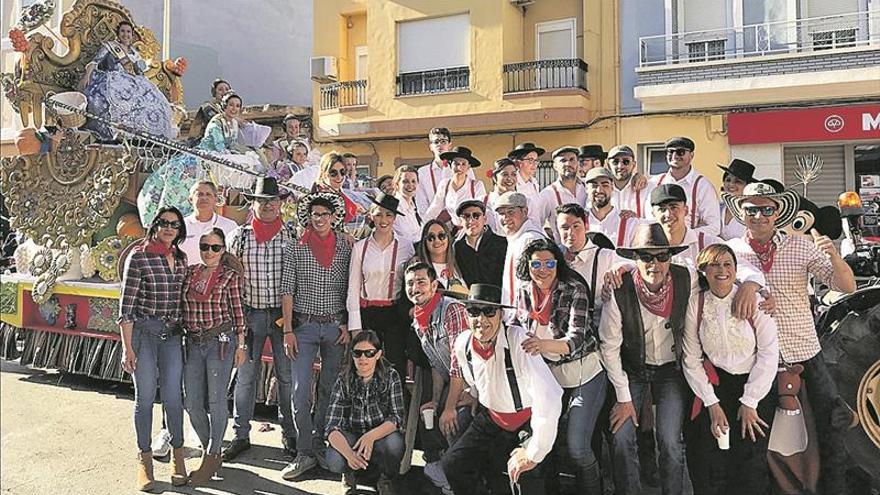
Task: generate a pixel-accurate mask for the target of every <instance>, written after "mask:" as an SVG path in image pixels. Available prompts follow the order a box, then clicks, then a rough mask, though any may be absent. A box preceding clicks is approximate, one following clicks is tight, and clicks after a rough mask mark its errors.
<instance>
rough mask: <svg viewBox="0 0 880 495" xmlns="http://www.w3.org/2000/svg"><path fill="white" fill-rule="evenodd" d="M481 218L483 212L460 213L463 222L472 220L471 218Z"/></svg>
mask: <svg viewBox="0 0 880 495" xmlns="http://www.w3.org/2000/svg"><path fill="white" fill-rule="evenodd" d="M481 218H483V214H482V213H479V212H477V213H462V214H461V219H462V220H464V221H465V222H467V221H469V220H472V219H473V220H479V219H481Z"/></svg>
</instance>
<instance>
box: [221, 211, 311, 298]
mask: <svg viewBox="0 0 880 495" xmlns="http://www.w3.org/2000/svg"><path fill="white" fill-rule="evenodd" d="M293 242H295V236H294V233H293V231H292V230H290V229H288V228H286V227H282V228H281V230H280V231H279V232H278V233H277V234H275V237H273V238H272V239H270V240H268V241H267V242H264V243H262V244H258V243H257V239H256V237H255V236H254V228H253V227H251V225H250V224H249V223H248V224H244V225H242V226H241V227H239V228H237V229H235V230H234V231H232V234H230V235H229V238H228V239H227V241H226V244H227V246H228V247H227V250H228V251H229V252H230V253H232V254H234V255H235V256H237V257H238V259H239V260H241V264H242V265H243V266H244V280H245V284H244V303H245V304H246V305H248V306H250V307H252V308H256V309H270V308H280V307H281V279H282V276H283V270H284V247H285V246H286V245H287V244H290V243H293Z"/></svg>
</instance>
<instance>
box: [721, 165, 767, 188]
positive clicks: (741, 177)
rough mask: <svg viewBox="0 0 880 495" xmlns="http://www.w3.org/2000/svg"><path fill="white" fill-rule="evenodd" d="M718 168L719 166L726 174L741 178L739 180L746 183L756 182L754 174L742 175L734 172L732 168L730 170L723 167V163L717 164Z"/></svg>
mask: <svg viewBox="0 0 880 495" xmlns="http://www.w3.org/2000/svg"><path fill="white" fill-rule="evenodd" d="M718 168H720V169H721V170H723V171H724V173H726V174H730V175H732V176H734V177H736V178H737V179H739V180H741V181H744V182H745V183H746V184H751V183H752V182H758V179H756V178H755V177H754V176H752V177H743V176H742V175H740V174H738V173H736V172H734V171H733V170H731V169H730V167H725V166H724V165H718Z"/></svg>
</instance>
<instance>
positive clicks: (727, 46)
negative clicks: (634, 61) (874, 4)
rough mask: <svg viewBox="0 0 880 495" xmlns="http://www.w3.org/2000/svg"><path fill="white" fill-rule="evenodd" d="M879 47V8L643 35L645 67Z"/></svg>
mask: <svg viewBox="0 0 880 495" xmlns="http://www.w3.org/2000/svg"><path fill="white" fill-rule="evenodd" d="M867 45H880V10H872V11H864V12H855V13H850V14H839V15H829V16H824V17H811V18H807V19H796V20H792V21H776V22H764V23H761V24H750V25H747V26H742V27H737V28H725V29H712V30H707V31H690V32H683V33H672V34H669V35H665V34H661V35H657V36H642V37H641V38H639V47H640V54H639V61H640V64H639V65H640V66H641V67H650V66H657V65H667V64H681V63H687V62H705V61H711V60H725V59H737V58H745V57H756V56H762V55H771V54H778V53H802V52H817V51H821V50H828V49H832V48H847V47H856V46H867Z"/></svg>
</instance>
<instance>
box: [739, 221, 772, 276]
mask: <svg viewBox="0 0 880 495" xmlns="http://www.w3.org/2000/svg"><path fill="white" fill-rule="evenodd" d="M746 240H747V241H749V246H751V248H752V251H754V252H755V255H756V256H757V257H758V261H760V262H761V271H762V272H764V273H770V269H771V268H773V261H774V260H775V259H776V243H775V242H773V238H772V237H771V238H770V240H769V241H767V244H761V243H760V242H758V241H756V240H754V239H752V233H751V232H749V231H746Z"/></svg>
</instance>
